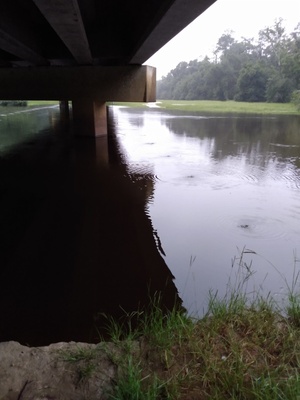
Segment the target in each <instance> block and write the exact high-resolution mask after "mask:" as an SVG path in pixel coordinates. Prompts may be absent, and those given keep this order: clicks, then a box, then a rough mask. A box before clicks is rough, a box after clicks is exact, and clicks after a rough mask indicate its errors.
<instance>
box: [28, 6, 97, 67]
mask: <svg viewBox="0 0 300 400" xmlns="http://www.w3.org/2000/svg"><path fill="white" fill-rule="evenodd" d="M33 1H34V3H35V4H36V6H37V7H38V8H39V10H40V11H41V13H42V14H43V15H44V17H45V18H46V20H47V21H48V22H49V24H50V25H51V26H52V28H53V29H54V31H55V32H56V33H57V35H58V36H59V37H60V39H61V40H62V41H63V43H64V44H65V46H66V47H67V48H68V50H69V51H70V53H71V54H72V55H73V57H74V58H75V60H76V61H77V63H78V64H79V65H88V64H92V55H91V52H90V48H89V43H88V39H87V36H86V32H85V28H84V24H83V21H82V18H81V13H80V9H79V6H78V2H77V0H33Z"/></svg>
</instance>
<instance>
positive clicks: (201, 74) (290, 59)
mask: <svg viewBox="0 0 300 400" xmlns="http://www.w3.org/2000/svg"><path fill="white" fill-rule="evenodd" d="M214 56H215V58H214V60H210V59H209V58H208V57H205V58H204V59H203V60H201V61H197V60H192V61H190V62H186V61H184V62H181V63H179V64H178V65H177V67H176V68H174V69H173V70H171V71H170V72H169V74H168V75H167V76H165V77H163V78H162V79H161V80H160V81H158V84H157V97H158V98H159V99H169V100H171V99H174V100H175V99H176V100H196V99H197V100H233V99H238V100H239V101H250V102H262V101H263V102H265V101H267V102H273V103H279V102H280V103H286V102H289V101H290V97H291V93H292V91H293V90H295V89H296V90H297V89H299V88H300V23H299V25H298V26H297V27H296V28H295V30H294V31H293V32H292V33H291V34H290V35H287V34H286V31H285V28H284V27H283V21H282V19H279V20H278V21H275V22H274V25H273V26H272V27H268V28H265V29H263V30H261V31H260V32H259V36H258V41H257V42H254V40H253V39H245V38H243V39H242V41H240V42H238V41H236V40H235V39H234V38H233V37H232V32H227V33H225V34H223V35H222V36H221V37H220V39H219V40H218V43H217V46H216V49H215V51H214Z"/></svg>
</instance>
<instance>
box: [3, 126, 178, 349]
mask: <svg viewBox="0 0 300 400" xmlns="http://www.w3.org/2000/svg"><path fill="white" fill-rule="evenodd" d="M109 130H110V135H109V146H108V147H107V146H104V145H103V144H104V142H106V141H107V139H106V137H103V138H98V139H97V140H96V141H93V140H88V141H87V140H85V139H84V138H74V137H71V136H69V137H67V136H66V135H65V134H63V135H61V132H60V131H59V127H57V128H56V129H55V130H52V131H51V132H48V133H47V132H44V133H42V134H40V135H38V136H37V137H36V139H33V140H30V142H25V143H23V144H22V145H20V146H18V147H17V148H14V150H13V151H11V152H10V154H8V155H6V156H2V157H1V159H0V163H1V171H2V172H1V198H0V205H1V207H0V219H1V224H0V241H1V271H0V276H1V282H2V284H3V285H2V290H1V293H0V315H1V321H2V323H1V330H0V341H7V340H18V341H21V342H22V343H24V344H26V343H28V344H31V345H42V344H46V343H49V342H55V341H61V340H78V341H96V340H99V335H98V333H97V331H96V329H95V328H96V327H97V326H98V328H99V327H100V328H101V326H103V320H101V318H99V315H100V314H99V313H107V314H111V315H113V316H115V317H117V318H118V317H119V316H121V315H123V314H124V313H123V311H122V309H123V310H127V311H129V312H130V311H133V310H136V309H137V308H138V307H139V306H145V305H147V304H148V302H149V295H151V294H152V295H153V294H154V293H155V292H162V294H163V300H162V301H163V305H164V306H165V307H167V308H170V307H172V306H173V305H174V303H175V302H177V303H180V300H179V298H178V294H177V290H176V287H175V285H174V282H173V276H172V274H171V272H170V271H169V269H168V268H167V266H166V264H165V262H164V260H163V258H162V257H161V255H160V253H159V251H158V250H157V247H156V244H155V240H154V238H153V232H152V225H151V221H150V220H149V218H148V217H147V216H146V214H145V204H146V201H147V196H149V193H150V194H151V190H152V188H153V181H152V179H153V178H152V177H151V176H150V175H149V177H148V179H147V181H145V177H144V180H143V181H142V180H140V179H136V180H135V183H134V184H133V183H132V177H131V176H129V175H128V174H127V171H126V166H125V165H124V164H122V163H121V161H120V157H119V153H118V150H117V144H116V143H115V141H114V140H113V138H114V127H113V125H111V126H110V128H109ZM107 148H108V151H107ZM121 307H122V309H121Z"/></svg>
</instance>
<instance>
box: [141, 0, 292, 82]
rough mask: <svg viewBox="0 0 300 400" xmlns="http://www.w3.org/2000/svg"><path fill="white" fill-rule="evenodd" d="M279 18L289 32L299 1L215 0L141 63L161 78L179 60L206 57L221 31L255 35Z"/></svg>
mask: <svg viewBox="0 0 300 400" xmlns="http://www.w3.org/2000/svg"><path fill="white" fill-rule="evenodd" d="M279 18H283V20H284V26H285V27H286V31H287V33H290V32H292V31H293V30H294V28H295V27H296V25H297V24H298V23H299V22H300V0H217V1H216V3H214V4H213V5H212V6H211V7H210V8H208V9H207V10H206V11H205V12H204V13H203V14H202V15H200V17H198V18H197V19H196V20H194V21H193V22H192V23H191V24H190V25H188V26H187V27H186V28H185V29H184V30H183V31H181V32H180V33H179V34H178V35H177V36H175V37H174V38H173V39H172V40H171V41H170V42H169V43H167V44H166V45H165V46H164V47H163V48H161V49H160V50H159V51H158V52H157V53H155V54H154V55H153V56H152V57H151V58H149V60H147V62H146V63H145V64H146V65H151V66H153V67H156V68H157V79H161V77H162V76H166V75H167V74H168V72H170V70H171V69H173V68H175V67H176V66H177V65H178V64H179V63H180V62H181V61H191V60H195V59H198V60H200V59H203V58H204V57H205V56H206V55H208V56H210V55H211V54H212V51H213V50H214V49H215V47H216V44H217V42H218V39H219V38H220V37H221V36H222V34H223V33H224V32H226V31H233V32H234V34H233V36H234V37H235V38H236V39H240V38H241V37H246V38H252V37H254V38H257V36H258V32H259V31H260V30H261V29H264V28H266V27H271V26H272V25H274V22H275V20H276V19H279Z"/></svg>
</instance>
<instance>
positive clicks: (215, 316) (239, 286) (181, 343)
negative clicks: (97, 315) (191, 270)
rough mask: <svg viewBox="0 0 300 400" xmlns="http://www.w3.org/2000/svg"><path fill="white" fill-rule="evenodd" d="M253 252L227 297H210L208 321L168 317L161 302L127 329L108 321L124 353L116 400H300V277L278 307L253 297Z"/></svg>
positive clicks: (177, 313)
mask: <svg viewBox="0 0 300 400" xmlns="http://www.w3.org/2000/svg"><path fill="white" fill-rule="evenodd" d="M247 252H249V250H246V249H243V250H242V251H241V253H240V255H239V257H238V258H236V259H235V261H234V264H235V266H236V267H237V269H236V270H235V271H234V273H233V275H232V277H230V279H229V281H228V283H227V291H226V294H225V295H224V296H219V295H218V293H216V292H213V291H210V292H209V294H208V308H207V312H206V314H205V316H204V317H203V318H201V319H193V318H191V317H189V316H188V315H187V313H186V312H185V311H184V310H182V309H180V308H176V309H173V310H171V311H169V312H163V311H162V308H161V307H160V297H159V296H157V297H156V298H155V299H153V300H152V303H151V306H150V308H149V309H147V310H145V311H138V312H136V313H132V314H129V315H127V322H126V323H124V321H123V324H122V327H118V323H117V322H116V321H114V320H113V319H111V318H109V319H108V324H109V326H110V328H109V329H111V332H112V336H111V337H112V340H113V341H114V343H115V345H116V346H117V348H118V349H119V352H115V351H112V350H110V356H111V358H112V359H113V362H114V363H115V364H116V365H118V374H117V379H116V383H115V387H114V391H113V393H112V394H111V399H120V400H122V399H124V400H125V399H136V400H144V399H147V400H157V399H184V400H193V399H197V400H198V399H199V400H206V399H207V400H208V399H215V400H226V399H228V400H229V399H230V400H232V399H233V400H242V399H245V400H248V399H249V400H252V399H253V400H254V399H259V400H274V399H280V400H297V399H300V324H299V321H300V294H298V293H297V291H296V288H297V287H298V274H295V276H294V278H295V281H294V282H293V284H292V285H291V288H287V303H286V304H285V305H284V306H283V308H282V307H279V305H278V304H277V303H276V302H275V301H274V299H273V298H272V297H271V296H270V295H268V296H267V297H266V298H264V297H263V296H262V295H261V294H260V293H258V292H256V293H253V292H248V286H249V283H250V280H251V278H252V276H253V274H254V272H253V269H252V266H251V265H247V264H246V262H245V261H244V254H245V253H247ZM133 318H134V319H135V324H134V326H135V328H133V324H132V320H133ZM124 324H125V325H124ZM126 327H127V329H125V330H126V331H127V336H125V337H124V336H122V335H121V331H123V332H124V328H126Z"/></svg>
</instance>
